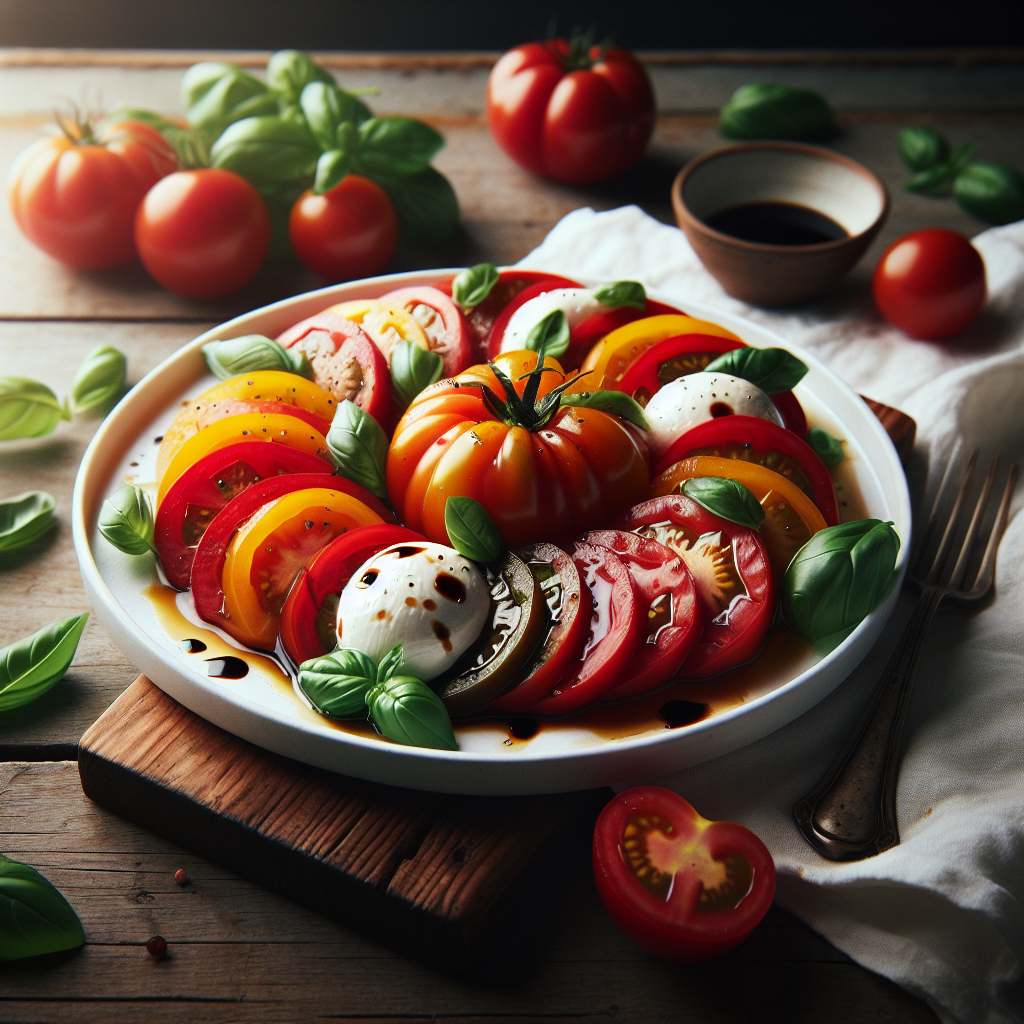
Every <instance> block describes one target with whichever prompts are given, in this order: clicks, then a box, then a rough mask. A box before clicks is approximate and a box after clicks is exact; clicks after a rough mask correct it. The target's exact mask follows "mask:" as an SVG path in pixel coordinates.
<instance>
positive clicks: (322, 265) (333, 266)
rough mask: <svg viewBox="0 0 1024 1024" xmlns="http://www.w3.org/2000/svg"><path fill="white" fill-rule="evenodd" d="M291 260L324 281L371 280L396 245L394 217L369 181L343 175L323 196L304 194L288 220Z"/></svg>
mask: <svg viewBox="0 0 1024 1024" xmlns="http://www.w3.org/2000/svg"><path fill="white" fill-rule="evenodd" d="M288 237H289V238H290V239H291V243H292V248H293V249H294V250H295V255H296V256H298V257H299V259H300V260H302V262H303V263H304V264H305V265H306V266H307V267H308V268H309V269H310V270H312V271H313V272H314V273H315V274H319V275H320V276H321V277H323V278H325V279H326V280H328V281H350V280H352V279H353V278H356V277H372V276H373V275H374V274H376V273H377V271H378V270H380V269H382V268H383V266H384V265H385V264H386V263H387V261H388V260H389V259H391V256H392V254H393V253H394V251H395V246H396V245H397V244H398V214H397V213H395V207H394V206H393V205H392V202H391V200H390V199H389V198H388V194H387V192H385V191H384V189H382V188H381V187H380V185H378V184H377V183H376V182H374V181H370V179H369V178H364V177H362V176H361V175H358V174H348V175H346V176H345V177H344V178H343V179H342V181H341V182H340V183H339V184H337V185H335V186H334V188H332V189H331V190H330V191H329V192H325V193H324V194H323V195H321V196H318V195H315V194H314V193H313V191H312V189H307V190H306V191H305V192H303V193H302V195H301V196H299V198H298V199H296V200H295V205H294V206H293V207H292V212H291V214H290V216H289V217H288Z"/></svg>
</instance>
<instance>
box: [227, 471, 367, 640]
mask: <svg viewBox="0 0 1024 1024" xmlns="http://www.w3.org/2000/svg"><path fill="white" fill-rule="evenodd" d="M380 522H383V520H382V519H381V517H380V516H379V515H377V513H376V512H374V511H373V510H372V509H371V508H368V507H367V506H366V505H364V504H363V503H362V502H361V501H359V500H358V499H357V498H353V497H352V495H350V494H345V493H344V492H343V491H335V490H333V489H331V488H327V487H312V488H309V489H308V490H302V491H292V493H291V494H285V495H284V496H282V497H280V498H276V499H275V500H274V501H270V502H268V503H267V504H266V505H264V506H263V507H262V508H260V509H258V510H257V511H256V512H255V513H254V514H253V516H252V517H251V518H250V519H249V521H248V522H247V523H246V524H245V525H244V526H243V527H242V528H241V529H240V530H239V531H238V532H237V533H236V534H235V536H234V537H233V538H232V540H231V543H230V544H229V545H228V549H227V551H226V552H225V556H224V570H223V573H222V576H221V586H222V588H223V590H224V610H225V612H226V613H227V615H228V616H229V618H228V619H227V621H226V623H225V624H224V628H225V629H227V630H228V631H229V632H230V633H231V635H232V636H233V637H234V638H235V639H236V640H240V641H241V642H242V643H244V644H247V645H248V646H250V647H258V648H261V649H263V650H273V649H274V644H275V643H276V641H277V634H278V630H279V628H280V623H281V609H282V607H283V606H284V600H285V598H286V597H287V596H288V591H289V590H290V589H291V585H292V583H294V582H295V577H296V576H298V574H299V572H300V571H301V570H302V569H304V568H305V567H306V564H307V563H308V562H309V560H310V559H311V558H312V557H313V556H314V555H315V554H316V553H317V552H318V551H320V550H321V549H322V548H324V547H326V546H327V545H328V544H329V543H330V542H331V541H332V540H334V538H335V537H338V536H340V535H341V534H343V533H345V532H347V531H348V530H354V529H356V528H357V527H360V526H372V525H373V524H375V523H380Z"/></svg>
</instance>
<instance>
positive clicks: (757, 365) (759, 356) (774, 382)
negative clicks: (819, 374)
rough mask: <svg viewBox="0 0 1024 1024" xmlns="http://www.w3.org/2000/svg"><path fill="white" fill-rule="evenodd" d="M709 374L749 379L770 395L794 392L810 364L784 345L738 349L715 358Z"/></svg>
mask: <svg viewBox="0 0 1024 1024" xmlns="http://www.w3.org/2000/svg"><path fill="white" fill-rule="evenodd" d="M705 371H706V372H707V373H727V374H729V375H730V376H732V377H739V378H740V379H742V380H746V381H750V383H751V384H753V385H754V386H755V387H759V388H760V389H761V390H762V391H763V392H764V393H765V394H767V395H777V394H778V393H779V392H780V391H792V390H793V388H795V387H796V386H797V384H799V383H800V381H802V380H803V379H804V376H805V375H806V373H807V364H806V363H804V362H802V361H801V360H799V359H797V357H796V356H794V355H792V354H790V353H789V352H787V351H786V350H785V349H784V348H737V349H733V350H732V351H731V352H725V353H723V354H722V355H720V356H719V357H718V358H717V359H713V360H712V361H711V362H710V363H708V365H707V366H706V367H705Z"/></svg>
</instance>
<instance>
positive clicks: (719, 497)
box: [682, 476, 764, 530]
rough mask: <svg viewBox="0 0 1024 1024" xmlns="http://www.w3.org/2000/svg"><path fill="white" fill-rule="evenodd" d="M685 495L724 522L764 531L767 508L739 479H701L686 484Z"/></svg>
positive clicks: (707, 477) (704, 477)
mask: <svg viewBox="0 0 1024 1024" xmlns="http://www.w3.org/2000/svg"><path fill="white" fill-rule="evenodd" d="M682 493H683V494H685V495H686V497H688V498H689V499H690V500H691V501H695V502H697V504H698V505H700V506H701V507H702V508H706V509H707V510H708V511H709V512H711V513H712V514H713V515H716V516H718V517H719V518H720V519H728V520H729V522H730V523H739V525H740V526H746V527H748V528H749V529H751V530H759V529H761V524H762V523H763V522H764V509H763V508H762V507H761V502H759V501H758V500H757V498H756V497H754V493H753V491H751V490H750V488H749V487H745V486H744V485H743V484H741V483H740V482H739V481H738V480H729V479H727V478H725V477H717V476H698V477H693V478H692V479H690V480H687V481H686V482H685V483H684V484H683V491H682Z"/></svg>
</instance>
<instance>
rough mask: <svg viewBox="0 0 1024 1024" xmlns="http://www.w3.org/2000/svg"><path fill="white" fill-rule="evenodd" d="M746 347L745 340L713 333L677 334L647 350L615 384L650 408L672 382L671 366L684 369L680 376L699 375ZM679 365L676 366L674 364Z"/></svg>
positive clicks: (617, 388)
mask: <svg viewBox="0 0 1024 1024" xmlns="http://www.w3.org/2000/svg"><path fill="white" fill-rule="evenodd" d="M737 348H746V345H744V344H743V342H742V341H734V340H733V339H731V338H719V337H717V336H716V335H713V334H677V335H675V336H673V337H671V338H665V339H664V341H659V342H656V343H655V344H653V345H651V346H650V347H649V348H647V349H645V350H644V351H643V352H641V353H640V355H639V356H637V357H636V359H634V360H633V361H632V362H631V363H630V364H629V365H628V366H627V367H626V369H625V370H624V371H623V373H622V376H621V377H619V378H618V380H616V381H615V384H614V387H615V390H616V391H624V392H625V393H626V394H627V395H630V396H631V397H632V398H635V399H636V400H637V401H638V402H639V403H640V404H641V405H646V404H647V402H648V401H650V399H651V396H653V395H655V394H657V392H658V391H660V390H661V388H663V387H664V386H665V384H667V383H668V380H669V379H673V378H668V374H667V372H666V371H667V367H668V366H672V369H673V370H674V369H676V368H678V369H679V370H680V373H679V376H685V375H686V374H687V373H699V372H700V371H701V370H704V369H705V368H706V367H707V365H708V363H710V362H711V361H712V360H714V359H717V358H718V357H719V356H720V355H722V354H723V353H724V352H731V351H733V350H734V349H737ZM672 364H675V365H672Z"/></svg>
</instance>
